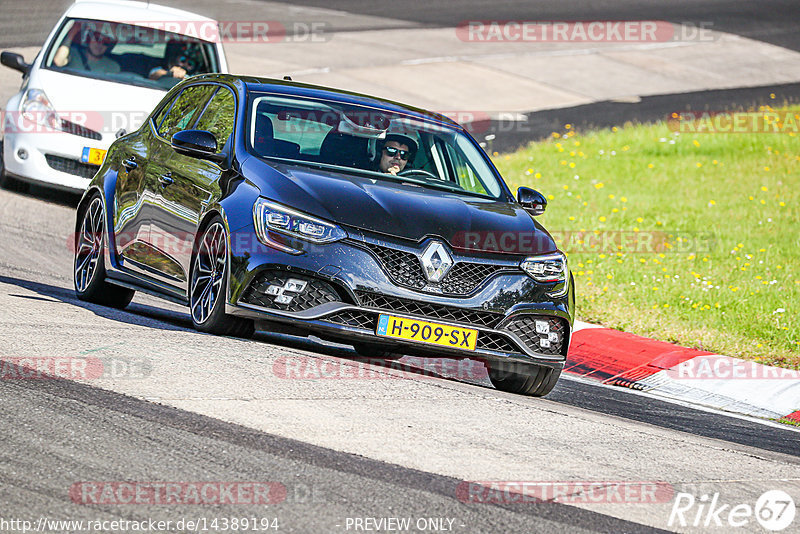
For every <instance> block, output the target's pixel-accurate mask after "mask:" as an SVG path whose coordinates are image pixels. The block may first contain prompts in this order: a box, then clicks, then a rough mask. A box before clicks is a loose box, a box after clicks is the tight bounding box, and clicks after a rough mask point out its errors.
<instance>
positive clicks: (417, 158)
mask: <svg viewBox="0 0 800 534" xmlns="http://www.w3.org/2000/svg"><path fill="white" fill-rule="evenodd" d="M248 116H249V124H248V136H247V138H248V150H250V151H251V152H252V153H254V154H255V155H257V156H260V157H262V158H269V159H278V160H285V161H292V162H295V163H299V164H305V165H315V166H324V167H332V168H333V167H335V168H338V169H341V168H342V167H345V168H348V169H357V170H358V171H359V172H360V173H365V174H369V175H370V176H371V177H373V178H378V177H379V178H383V179H386V180H395V181H396V180H401V181H403V182H413V183H415V184H419V185H421V186H423V187H429V188H434V189H444V190H448V191H454V192H457V193H460V194H465V195H472V196H474V195H478V196H485V197H490V198H494V199H498V198H501V196H502V195H503V191H504V188H503V186H502V185H501V181H500V180H501V178H500V177H499V176H498V175H497V173H496V171H494V169H492V167H491V166H490V164H489V163H488V162H487V160H486V157H485V155H484V154H483V153H482V150H481V149H480V147H478V146H476V145H475V143H474V142H472V141H471V140H470V139H469V138H468V137H467V136H466V135H465V134H463V133H462V132H460V131H458V130H457V129H454V128H450V127H447V126H444V125H441V124H440V123H437V122H435V121H427V120H420V119H418V118H416V117H411V116H408V115H403V114H399V113H393V112H391V111H386V110H382V109H380V110H379V109H375V108H369V107H362V106H356V105H352V104H346V103H341V102H333V101H329V100H316V99H311V98H307V97H294V96H287V95H280V96H279V95H274V94H254V95H253V96H252V97H251V98H250V102H249V109H248Z"/></svg>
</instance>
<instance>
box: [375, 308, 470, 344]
mask: <svg viewBox="0 0 800 534" xmlns="http://www.w3.org/2000/svg"><path fill="white" fill-rule="evenodd" d="M375 333H376V334H378V335H379V336H384V337H393V338H396V339H405V340H409V341H419V342H420V343H430V344H433V345H442V346H445V347H450V348H454V349H461V350H475V345H476V343H477V341H478V331H477V330H473V329H471V328H459V327H457V326H448V325H445V324H438V323H429V322H427V321H417V320H415V319H408V318H406V317H395V316H393V315H383V314H381V315H380V317H379V318H378V328H377V331H376V332H375Z"/></svg>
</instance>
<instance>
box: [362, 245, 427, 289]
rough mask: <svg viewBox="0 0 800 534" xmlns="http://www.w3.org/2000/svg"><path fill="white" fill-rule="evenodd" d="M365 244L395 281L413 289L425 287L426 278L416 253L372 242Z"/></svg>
mask: <svg viewBox="0 0 800 534" xmlns="http://www.w3.org/2000/svg"><path fill="white" fill-rule="evenodd" d="M365 245H366V246H367V248H369V249H370V250H371V251H372V253H373V254H375V256H377V257H378V259H379V260H380V261H381V263H382V264H383V267H384V269H386V272H388V273H389V276H391V277H392V280H394V281H395V282H396V283H398V284H400V285H401V286H406V287H411V288H414V289H422V288H423V287H425V284H426V283H427V280H426V278H425V273H424V272H422V265H420V263H419V258H417V255H416V254H412V253H411V252H405V251H403V250H397V249H393V248H388V247H381V246H379V245H373V244H372V243H365Z"/></svg>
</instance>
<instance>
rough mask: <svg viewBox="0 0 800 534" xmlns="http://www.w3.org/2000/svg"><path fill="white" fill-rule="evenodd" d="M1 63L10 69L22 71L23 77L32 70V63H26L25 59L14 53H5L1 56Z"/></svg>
mask: <svg viewBox="0 0 800 534" xmlns="http://www.w3.org/2000/svg"><path fill="white" fill-rule="evenodd" d="M0 63H2V64H3V65H5V66H6V67H8V68H10V69H14V70H18V71H20V72H21V73H22V75H23V76H25V75H27V74H28V71H30V70H31V65H30V63H25V59H24V58H23V57H22V56H21V55H19V54H15V53H14V52H3V53H2V54H0Z"/></svg>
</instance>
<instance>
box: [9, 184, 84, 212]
mask: <svg viewBox="0 0 800 534" xmlns="http://www.w3.org/2000/svg"><path fill="white" fill-rule="evenodd" d="M2 189H3V191H7V192H9V193H13V194H16V195H20V196H25V197H28V198H33V199H36V200H42V201H44V202H50V203H51V204H58V205H60V206H64V207H66V208H73V209H74V208H77V207H78V202H80V200H81V196H82V193H70V192H68V191H61V190H58V189H52V188H49V187H45V186H39V185H35V184H27V183H22V182H20V181H18V180H13V181H11V182H9V183H7V184H5V185H4V186H3V187H2Z"/></svg>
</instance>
